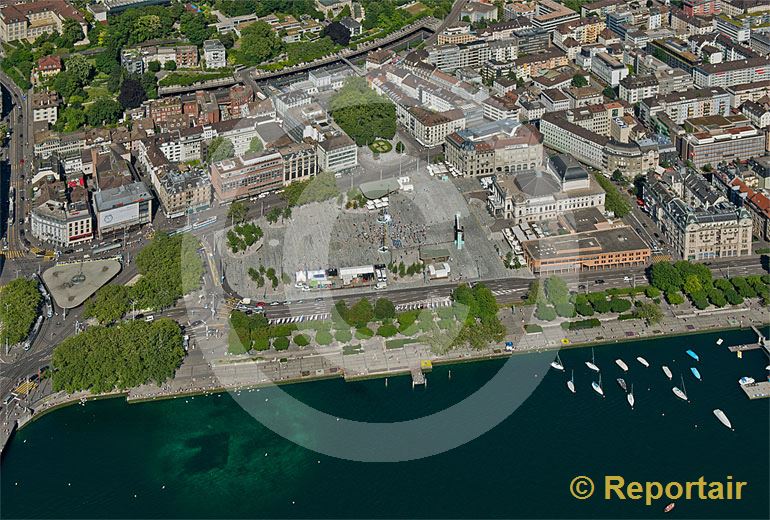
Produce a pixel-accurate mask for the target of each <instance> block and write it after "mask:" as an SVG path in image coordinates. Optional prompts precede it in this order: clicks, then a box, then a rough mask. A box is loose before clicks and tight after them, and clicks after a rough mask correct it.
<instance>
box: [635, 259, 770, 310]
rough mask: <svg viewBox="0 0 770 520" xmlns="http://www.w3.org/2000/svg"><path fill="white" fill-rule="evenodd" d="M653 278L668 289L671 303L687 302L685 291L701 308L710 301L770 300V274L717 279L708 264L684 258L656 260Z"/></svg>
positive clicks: (719, 303)
mask: <svg viewBox="0 0 770 520" xmlns="http://www.w3.org/2000/svg"><path fill="white" fill-rule="evenodd" d="M650 278H651V280H652V284H653V286H654V287H656V288H658V289H659V290H661V291H663V292H664V293H665V295H666V301H668V303H670V304H671V305H681V304H682V303H684V301H685V296H684V295H686V296H687V298H689V299H690V301H691V302H692V304H693V305H694V306H695V307H696V308H697V309H700V310H703V309H706V308H708V307H709V306H710V305H713V306H715V307H724V306H726V305H728V304H729V305H740V304H742V303H743V301H744V299H745V298H756V297H760V298H762V300H763V301H765V302H767V301H769V300H770V288H768V284H770V275H764V276H760V275H753V276H747V277H745V278H744V277H734V278H730V279H729V280H728V279H724V278H722V279H717V280H713V279H712V274H711V270H710V269H709V268H708V267H707V266H705V265H703V264H698V263H691V262H688V261H685V260H681V261H679V262H676V263H673V264H672V263H670V262H659V263H656V264H654V265H653V266H652V267H651V268H650ZM682 293H684V295H683V294H682Z"/></svg>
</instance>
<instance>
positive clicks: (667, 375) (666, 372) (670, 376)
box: [660, 365, 674, 381]
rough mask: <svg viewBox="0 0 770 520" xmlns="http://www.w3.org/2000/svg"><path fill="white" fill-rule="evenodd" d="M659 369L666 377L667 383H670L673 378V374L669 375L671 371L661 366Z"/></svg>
mask: <svg viewBox="0 0 770 520" xmlns="http://www.w3.org/2000/svg"><path fill="white" fill-rule="evenodd" d="M660 368H662V369H663V373H664V374H666V377H667V378H668V380H669V381H671V380H672V379H673V378H674V374H672V373H671V369H670V368H668V367H667V366H666V365H663V366H662V367H660Z"/></svg>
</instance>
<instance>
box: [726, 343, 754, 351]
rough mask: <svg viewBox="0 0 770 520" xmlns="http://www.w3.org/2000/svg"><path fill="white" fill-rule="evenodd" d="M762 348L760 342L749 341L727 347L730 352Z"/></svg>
mask: <svg viewBox="0 0 770 520" xmlns="http://www.w3.org/2000/svg"><path fill="white" fill-rule="evenodd" d="M761 348H762V347H761V346H760V345H759V343H747V344H746V345H733V346H732V347H727V349H728V350H729V351H730V352H745V351H747V350H759V349H761Z"/></svg>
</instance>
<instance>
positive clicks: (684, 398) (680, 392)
mask: <svg viewBox="0 0 770 520" xmlns="http://www.w3.org/2000/svg"><path fill="white" fill-rule="evenodd" d="M671 391H672V392H674V395H675V396H677V397H678V398H679V399H681V400H682V401H688V400H689V399H687V393H686V392H685V388H684V377H682V388H679V387H678V386H675V387H674V388H672V389H671Z"/></svg>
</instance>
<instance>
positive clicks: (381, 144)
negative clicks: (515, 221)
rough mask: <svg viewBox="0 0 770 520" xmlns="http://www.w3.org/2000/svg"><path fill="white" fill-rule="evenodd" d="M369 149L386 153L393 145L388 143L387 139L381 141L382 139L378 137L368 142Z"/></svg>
mask: <svg viewBox="0 0 770 520" xmlns="http://www.w3.org/2000/svg"><path fill="white" fill-rule="evenodd" d="M369 149H370V150H371V151H373V152H374V153H388V152H389V151H391V150H392V149H393V145H392V144H390V143H389V142H388V141H383V140H382V139H379V140H377V141H375V142H373V143H372V144H370V145H369Z"/></svg>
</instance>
